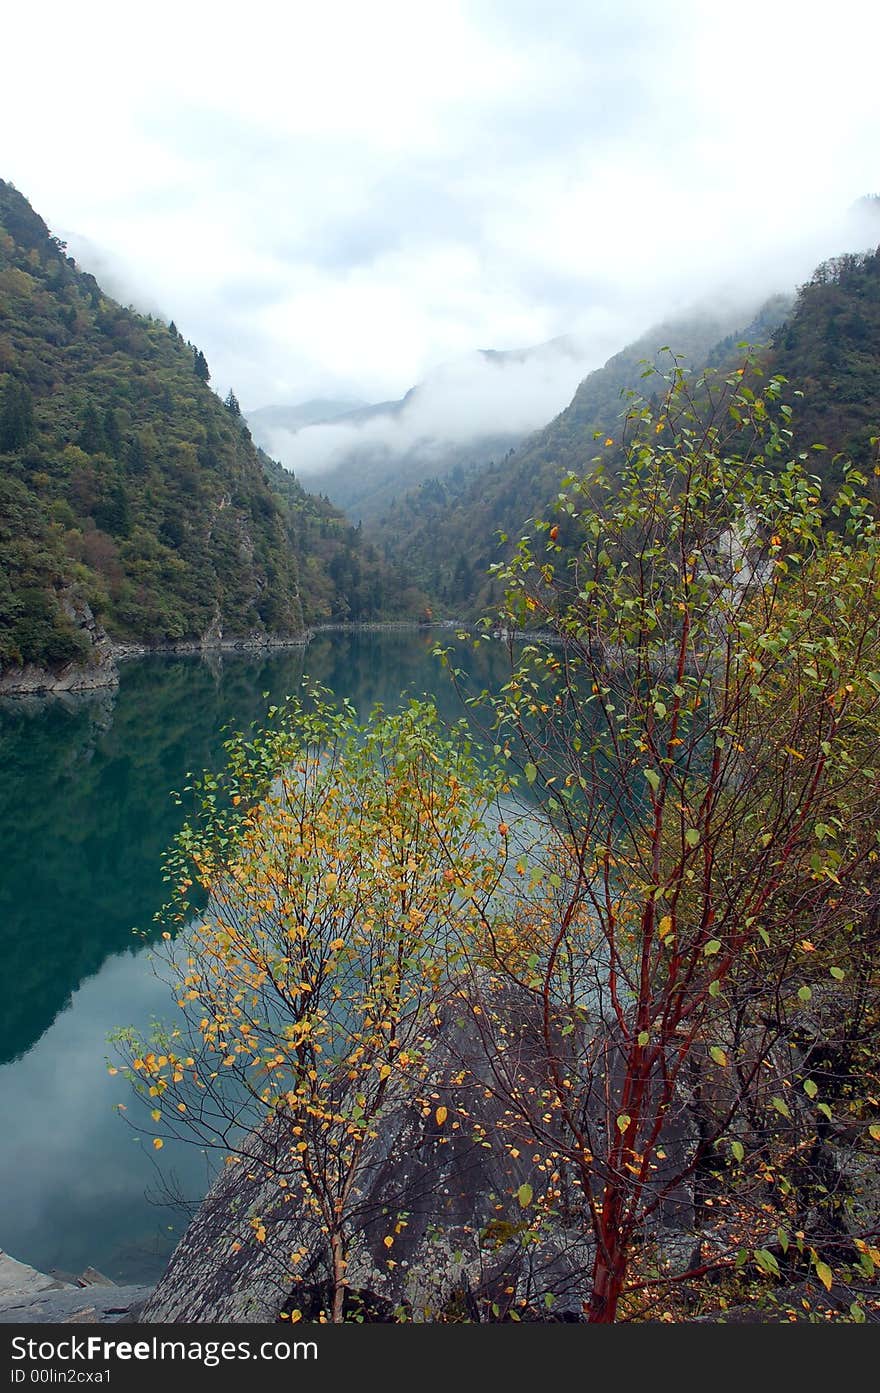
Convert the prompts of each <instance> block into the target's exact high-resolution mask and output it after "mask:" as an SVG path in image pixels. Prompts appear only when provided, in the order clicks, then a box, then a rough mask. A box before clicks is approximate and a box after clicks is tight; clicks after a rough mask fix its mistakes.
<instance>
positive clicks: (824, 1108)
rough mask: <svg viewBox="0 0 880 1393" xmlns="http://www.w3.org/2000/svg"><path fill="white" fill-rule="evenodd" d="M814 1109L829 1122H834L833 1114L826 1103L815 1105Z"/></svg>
mask: <svg viewBox="0 0 880 1393" xmlns="http://www.w3.org/2000/svg"><path fill="white" fill-rule="evenodd" d="M816 1108H817V1111H818V1112H820V1113H822V1114H823V1115H824V1116H825V1117H827V1118H828V1121H829V1122H833V1121H834V1113H833V1112H832V1111H831V1109H830V1108H829V1106H828V1104H827V1103H817V1104H816Z"/></svg>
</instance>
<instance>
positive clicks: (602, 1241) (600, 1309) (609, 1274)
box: [587, 1190, 627, 1325]
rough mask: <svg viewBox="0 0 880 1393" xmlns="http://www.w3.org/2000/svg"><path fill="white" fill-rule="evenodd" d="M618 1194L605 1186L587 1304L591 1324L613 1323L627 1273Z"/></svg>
mask: <svg viewBox="0 0 880 1393" xmlns="http://www.w3.org/2000/svg"><path fill="white" fill-rule="evenodd" d="M619 1216H620V1197H619V1196H618V1195H615V1194H609V1193H608V1191H607V1190H606V1192H605V1196H604V1200H603V1205H602V1224H601V1228H600V1232H599V1234H598V1235H597V1236H598V1240H599V1242H598V1246H597V1248H596V1260H595V1262H594V1263H593V1291H592V1294H591V1296H590V1301H589V1305H588V1307H587V1320H588V1321H589V1322H590V1324H591V1325H592V1324H601V1325H612V1324H613V1323H614V1321H616V1319H617V1306H618V1302H619V1301H620V1297H621V1293H622V1291H623V1283H624V1279H625V1277H626V1268H627V1253H626V1247H625V1245H624V1243H623V1242H622V1241H621V1236H620V1225H619Z"/></svg>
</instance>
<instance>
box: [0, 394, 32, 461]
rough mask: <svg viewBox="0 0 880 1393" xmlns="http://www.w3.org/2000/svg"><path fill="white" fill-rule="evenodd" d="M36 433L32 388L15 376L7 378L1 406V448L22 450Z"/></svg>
mask: <svg viewBox="0 0 880 1393" xmlns="http://www.w3.org/2000/svg"><path fill="white" fill-rule="evenodd" d="M33 434H34V403H33V397H32V396H31V392H30V388H29V387H28V385H27V383H25V382H18V381H16V379H15V378H13V377H9V378H7V379H6V386H5V388H4V390H3V405H2V408H0V450H21V449H23V448H24V447H25V445H27V444H28V442H29V441H30V439H31V438H32V436H33Z"/></svg>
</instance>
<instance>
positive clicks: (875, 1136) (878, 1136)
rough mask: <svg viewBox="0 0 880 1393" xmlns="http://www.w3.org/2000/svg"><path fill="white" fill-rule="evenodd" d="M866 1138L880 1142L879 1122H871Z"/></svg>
mask: <svg viewBox="0 0 880 1393" xmlns="http://www.w3.org/2000/svg"><path fill="white" fill-rule="evenodd" d="M868 1136H869V1137H871V1138H872V1140H873V1141H880V1122H872V1123H871V1125H870V1127H869V1128H868Z"/></svg>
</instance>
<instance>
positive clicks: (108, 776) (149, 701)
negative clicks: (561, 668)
mask: <svg viewBox="0 0 880 1393" xmlns="http://www.w3.org/2000/svg"><path fill="white" fill-rule="evenodd" d="M437 638H438V635H437V633H436V632H431V631H427V632H416V631H403V632H397V633H393V632H391V633H387V632H386V633H369V634H354V633H334V634H332V635H330V634H327V635H321V636H319V637H317V638H316V639H315V640H314V641H313V642H312V643H311V644H310V645H309V647H308V649H307V650H305V653H303V651H302V650H284V651H280V652H274V653H270V654H267V655H265V656H264V655H259V656H257V655H253V654H240V655H239V654H233V655H224V656H223V658H222V660H218V659H216V658H214V659H212V661H211V662H210V663H207V662H204V661H202V660H200V659H199V658H198V657H192V658H185V657H167V658H166V657H153V658H149V659H146V660H144V661H141V662H135V663H131V664H127V665H124V666H123V669H122V675H121V683H120V687H119V690H118V693H117V694H115V695H113V694H108V693H96V694H94V695H87V696H83V697H81V698H70V699H67V700H65V701H64V702H63V703H62V702H60V701H57V700H51V701H45V702H44V701H39V700H34V701H8V702H6V703H4V704H3V706H2V708H0V767H2V768H3V771H4V772H3V779H2V781H0V866H2V868H3V870H2V878H0V942H2V952H3V964H4V972H3V976H2V981H0V1062H5V1061H7V1060H9V1059H14V1058H16V1057H17V1056H19V1055H21V1054H22V1053H24V1052H25V1051H26V1050H28V1049H29V1048H30V1047H31V1045H32V1044H33V1043H34V1042H35V1041H36V1040H38V1039H39V1038H40V1036H41V1035H42V1034H43V1033H44V1031H45V1030H46V1029H47V1028H48V1027H49V1026H50V1025H51V1023H52V1021H53V1020H54V1019H55V1017H56V1015H57V1014H58V1012H59V1011H61V1010H62V1009H63V1008H64V1007H65V1006H66V1004H67V1003H68V1001H69V999H70V995H71V992H72V991H74V990H75V989H76V987H77V986H78V985H79V984H80V983H81V982H82V981H83V980H84V979H85V978H87V977H90V976H91V975H93V974H94V973H95V972H97V971H98V969H99V968H100V966H101V964H102V963H103V962H104V960H105V959H106V958H107V956H108V955H109V954H111V953H118V952H120V951H124V950H125V949H126V948H134V947H138V946H140V944H141V942H142V940H141V939H140V938H138V939H136V940H135V939H133V938H132V929H133V928H137V929H140V930H145V931H148V932H149V931H151V930H152V920H153V915H154V914H155V913H156V911H157V909H158V908H159V907H160V905H161V903H162V900H163V898H164V895H163V890H164V886H163V882H162V873H161V859H162V854H163V851H164V850H165V848H166V847H167V845H168V843H169V842H170V841H171V839H172V837H173V836H174V834H175V832H176V831H177V828H178V826H179V824H180V820H181V811H180V809H179V808H177V807H176V806H175V804H174V802H173V800H172V799H171V797H170V796H169V795H170V791H171V790H172V789H180V788H181V787H182V785H183V784H184V782H185V775H186V773H187V772H188V771H189V770H201V769H202V768H205V767H209V766H213V767H217V766H218V765H219V764H220V763H221V762H222V750H221V745H222V742H223V739H224V734H223V730H224V727H226V726H229V725H233V726H236V727H239V728H240V727H246V726H247V725H249V724H250V723H251V722H252V721H256V720H259V718H260V716H261V713H262V712H263V711H264V709H265V706H266V699H264V697H263V693H268V694H269V695H268V700H270V701H276V702H277V701H279V700H281V699H283V697H285V696H286V695H288V694H289V693H291V692H294V691H296V690H298V689H299V687H300V684H301V682H302V679H303V674H304V672H307V673H308V674H309V676H310V677H311V678H313V679H314V680H317V681H320V682H321V683H323V684H324V685H326V686H327V687H329V688H330V689H331V690H333V691H335V692H336V693H337V694H338V695H339V697H340V698H341V697H345V696H348V697H349V698H350V699H351V700H352V701H353V702H354V703H355V705H356V706H357V708H358V709H359V711H361V712H363V713H365V712H366V711H367V710H369V708H370V707H371V706H372V705H373V704H374V703H376V702H383V703H385V704H386V705H387V706H389V707H392V706H395V705H396V704H397V703H398V700H399V694H400V692H401V691H402V690H404V689H406V688H410V689H411V690H412V691H413V692H416V693H421V692H424V691H431V690H434V691H436V692H437V695H438V704H439V705H440V706H441V709H443V711H444V714H445V715H446V716H447V717H448V718H449V719H457V718H458V717H459V716H460V715H461V714H462V713H461V707H460V706H459V704H458V700H457V698H456V696H455V694H454V692H453V691H452V690H451V687H450V684H449V682H448V679H447V677H446V675H445V674H444V673H443V672H442V671H441V669H440V667H439V664H438V663H437V662H436V660H434V659H433V658H432V657H431V649H432V647H433V645H434V643H435V642H436V641H437ZM474 656H475V657H476V658H478V659H479V661H480V665H481V667H483V668H485V669H486V670H485V671H484V672H481V673H480V674H479V675H478V679H477V680H478V683H479V685H480V686H482V685H485V684H486V683H487V682H488V680H489V676H488V667H487V664H489V663H490V661H491V658H489V657H487V656H486V652H485V650H483V652H481V653H480V654H478V655H474ZM493 656H494V658H495V659H496V660H497V658H499V657H500V654H498V653H496V654H494V655H493ZM126 1018H127V1016H126V1010H125V1003H120V1007H119V1021H120V1023H122V1022H124V1021H125V1020H126Z"/></svg>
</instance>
